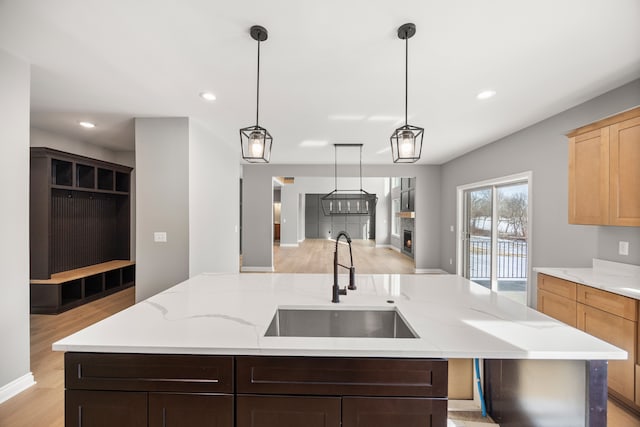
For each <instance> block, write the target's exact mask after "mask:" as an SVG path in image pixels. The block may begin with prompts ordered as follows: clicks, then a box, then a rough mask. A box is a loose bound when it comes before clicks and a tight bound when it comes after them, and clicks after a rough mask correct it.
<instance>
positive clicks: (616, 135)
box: [567, 107, 640, 226]
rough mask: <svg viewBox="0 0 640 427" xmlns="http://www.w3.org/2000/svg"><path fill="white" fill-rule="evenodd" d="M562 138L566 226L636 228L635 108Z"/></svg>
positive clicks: (638, 114) (639, 217) (638, 118)
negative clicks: (566, 141) (565, 163)
mask: <svg viewBox="0 0 640 427" xmlns="http://www.w3.org/2000/svg"><path fill="white" fill-rule="evenodd" d="M567 136H568V137H569V223H571V224H594V225H624V226H640V191H638V188H640V167H638V165H639V164H640V107H637V108H634V109H632V110H629V111H625V112H623V113H620V114H618V115H616V116H612V117H609V118H607V119H603V120H600V121H598V122H596V123H593V124H590V125H588V126H584V127H581V128H579V129H576V130H574V131H572V132H570V133H569V134H567Z"/></svg>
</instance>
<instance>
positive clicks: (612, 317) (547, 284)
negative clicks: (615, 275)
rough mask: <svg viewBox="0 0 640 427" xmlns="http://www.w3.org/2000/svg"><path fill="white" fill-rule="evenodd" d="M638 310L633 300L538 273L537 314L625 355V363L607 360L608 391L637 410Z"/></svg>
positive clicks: (639, 394)
mask: <svg viewBox="0 0 640 427" xmlns="http://www.w3.org/2000/svg"><path fill="white" fill-rule="evenodd" d="M638 308H639V307H638V301H637V300H635V299H633V298H628V297H625V296H622V295H618V294H614V293H611V292H607V291H603V290H600V289H596V288H592V287H590V286H584V285H581V284H578V283H575V282H571V281H568V280H563V279H559V278H557V277H553V276H548V275H546V274H541V273H539V274H538V310H539V311H541V312H543V313H545V314H547V315H549V316H551V317H553V318H555V319H558V320H560V321H562V322H564V323H567V324H569V325H571V326H574V327H576V328H578V329H580V330H582V331H585V332H586V333H588V334H589V335H593V336H595V337H597V338H600V339H602V340H604V341H607V342H608V343H610V344H613V345H615V346H616V347H619V348H621V349H623V350H625V351H626V352H627V353H628V355H629V356H628V358H627V360H611V361H609V364H608V385H609V391H610V393H611V394H612V395H614V396H616V397H618V398H622V399H623V400H624V401H625V402H626V403H627V405H629V406H633V405H634V404H635V405H636V406H638V407H640V365H637V363H638V362H640V360H638V356H639V355H640V353H639V352H638V346H640V342H639V341H638V338H639V337H638V333H639V331H638ZM636 384H638V386H636ZM636 409H640V408H636Z"/></svg>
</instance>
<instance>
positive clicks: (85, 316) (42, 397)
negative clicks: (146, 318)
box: [0, 287, 135, 427]
mask: <svg viewBox="0 0 640 427" xmlns="http://www.w3.org/2000/svg"><path fill="white" fill-rule="evenodd" d="M134 301H135V288H133V287H132V288H128V289H124V290H122V291H120V292H118V293H115V294H113V295H110V296H108V297H105V298H102V299H99V300H97V301H94V302H91V303H89V304H86V305H83V306H80V307H77V308H74V309H73V310H70V311H67V312H65V313H62V314H58V315H56V316H52V315H43V314H32V315H31V316H30V317H31V372H32V373H33V375H34V377H35V379H36V385H34V386H33V387H31V388H29V389H27V390H25V391H23V392H22V393H20V394H19V395H17V396H15V397H13V398H12V399H9V400H8V401H6V402H4V403H3V404H1V405H0V427H41V426H51V427H62V426H64V353H61V352H55V351H52V350H51V344H53V343H54V342H55V341H58V340H59V339H61V338H64V337H66V336H67V335H70V334H72V333H74V332H76V331H79V330H80V329H82V328H85V327H87V326H89V325H91V324H93V323H95V322H97V321H99V320H102V319H104V318H105V317H108V316H110V315H112V314H114V313H117V312H119V311H121V310H123V309H125V308H127V307H129V306H131V305H133V303H134ZM0 357H1V356H0Z"/></svg>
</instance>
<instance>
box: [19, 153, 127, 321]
mask: <svg viewBox="0 0 640 427" xmlns="http://www.w3.org/2000/svg"><path fill="white" fill-rule="evenodd" d="M30 162H31V166H30V171H31V172H30V196H29V203H30V206H29V234H30V237H29V240H30V241H29V246H30V278H31V280H30V282H31V283H30V285H31V286H30V287H31V312H32V313H40V314H44V313H47V314H55V313H59V312H62V311H65V310H68V309H70V308H73V307H76V306H78V305H80V304H84V303H86V302H89V301H92V300H94V299H97V298H100V297H103V296H105V295H108V294H111V293H113V292H117V291H118V290H121V289H124V288H127V287H129V286H132V285H133V284H134V282H135V265H134V263H133V262H131V261H130V255H131V254H130V222H131V213H130V211H131V202H130V190H131V188H130V187H131V171H132V168H130V167H128V166H123V165H118V164H115V163H109V162H103V161H100V160H96V159H91V158H88V157H83V156H79V155H75V154H71V153H65V152H62V151H58V150H53V149H50V148H44V147H32V148H31V160H30Z"/></svg>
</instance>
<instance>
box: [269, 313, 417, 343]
mask: <svg viewBox="0 0 640 427" xmlns="http://www.w3.org/2000/svg"><path fill="white" fill-rule="evenodd" d="M264 335H265V336H266V337H351V338H418V335H417V334H416V333H415V332H413V330H412V329H411V327H410V326H409V325H408V324H407V322H406V321H405V320H404V319H403V318H402V316H401V315H400V313H399V312H398V311H397V310H323V309H289V308H279V309H278V310H276V314H275V315H274V316H273V320H271V323H270V324H269V327H268V328H267V332H266V333H265V334H264Z"/></svg>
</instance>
